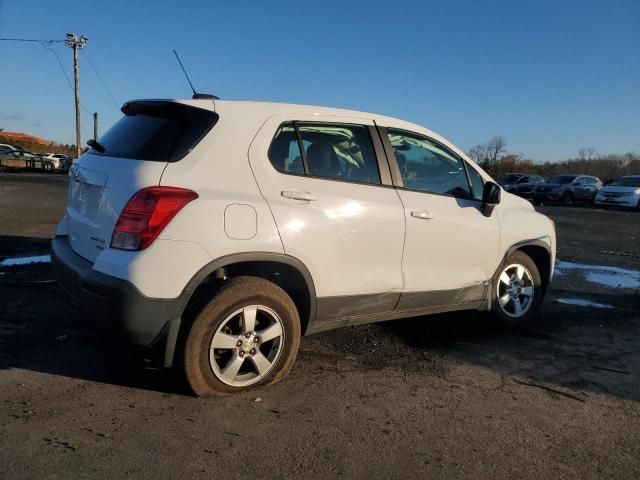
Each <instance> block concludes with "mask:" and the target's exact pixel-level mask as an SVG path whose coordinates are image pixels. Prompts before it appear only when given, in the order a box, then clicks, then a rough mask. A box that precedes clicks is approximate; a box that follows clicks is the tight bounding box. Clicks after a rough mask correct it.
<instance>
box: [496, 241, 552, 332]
mask: <svg viewBox="0 0 640 480" xmlns="http://www.w3.org/2000/svg"><path fill="white" fill-rule="evenodd" d="M491 298H492V304H491V312H492V316H493V318H494V319H495V320H496V321H498V322H499V323H501V324H503V325H509V326H516V325H521V324H523V323H526V322H528V321H529V320H530V319H531V318H532V317H533V316H535V313H536V310H537V308H538V307H539V305H540V302H541V299H542V281H541V279H540V272H539V271H538V267H537V266H536V264H535V262H534V261H533V260H532V259H531V257H529V256H528V255H527V254H525V253H524V252H521V251H515V252H513V253H512V254H511V255H509V257H507V259H506V261H505V262H504V263H503V264H502V266H501V267H500V269H499V270H498V272H497V274H496V277H495V278H494V279H493V285H492V297H491Z"/></svg>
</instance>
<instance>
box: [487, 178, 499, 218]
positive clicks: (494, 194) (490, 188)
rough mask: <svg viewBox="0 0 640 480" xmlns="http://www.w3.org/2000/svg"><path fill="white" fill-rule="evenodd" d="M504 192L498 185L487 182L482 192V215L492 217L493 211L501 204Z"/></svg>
mask: <svg viewBox="0 0 640 480" xmlns="http://www.w3.org/2000/svg"><path fill="white" fill-rule="evenodd" d="M501 195H502V191H501V190H500V187H499V186H498V184H497V183H494V182H486V183H485V184H484V189H483V190H482V214H483V215H484V216H485V217H490V216H491V214H492V213H493V209H494V208H495V207H496V205H498V204H499V203H500V197H501Z"/></svg>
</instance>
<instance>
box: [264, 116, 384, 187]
mask: <svg viewBox="0 0 640 480" xmlns="http://www.w3.org/2000/svg"><path fill="white" fill-rule="evenodd" d="M298 139H300V140H301V143H300V142H298ZM269 160H270V161H271V163H272V164H273V166H274V167H275V168H276V169H277V170H279V171H281V172H285V173H298V174H306V175H310V176H313V177H321V178H330V179H335V180H347V181H352V182H360V183H370V184H379V183H380V172H379V170H378V160H377V158H376V154H375V151H374V148H373V143H372V141H371V135H370V134H369V129H368V128H367V127H366V126H364V125H350V124H337V123H315V122H314V123H306V122H304V123H303V122H293V123H286V124H283V125H282V126H281V127H280V129H279V130H278V133H277V134H276V136H275V138H274V139H273V142H272V143H271V147H270V148H269Z"/></svg>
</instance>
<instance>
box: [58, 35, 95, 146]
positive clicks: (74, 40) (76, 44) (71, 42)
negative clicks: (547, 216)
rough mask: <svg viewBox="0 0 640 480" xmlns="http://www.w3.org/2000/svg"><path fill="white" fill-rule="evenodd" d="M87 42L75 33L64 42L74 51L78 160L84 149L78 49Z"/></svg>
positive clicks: (83, 37)
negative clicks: (81, 136)
mask: <svg viewBox="0 0 640 480" xmlns="http://www.w3.org/2000/svg"><path fill="white" fill-rule="evenodd" d="M87 40H89V39H88V38H87V37H85V36H84V35H81V36H80V38H78V37H77V36H76V34H75V33H67V35H66V37H65V41H64V43H65V44H66V45H67V47H70V48H72V49H73V76H74V81H75V82H74V83H75V94H76V158H79V157H80V153H81V152H82V147H81V145H80V144H81V138H80V80H79V78H78V49H79V48H84V47H85V46H86V45H87Z"/></svg>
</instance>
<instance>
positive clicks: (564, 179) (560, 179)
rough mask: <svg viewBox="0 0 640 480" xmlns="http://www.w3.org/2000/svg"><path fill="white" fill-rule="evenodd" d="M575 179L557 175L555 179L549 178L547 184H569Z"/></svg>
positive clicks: (570, 176) (571, 176)
mask: <svg viewBox="0 0 640 480" xmlns="http://www.w3.org/2000/svg"><path fill="white" fill-rule="evenodd" d="M575 178H576V176H575V175H558V176H557V177H551V178H550V179H549V180H548V181H547V183H571V182H573V181H574V180H575Z"/></svg>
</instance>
